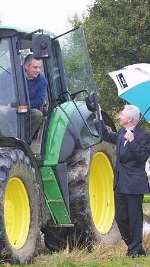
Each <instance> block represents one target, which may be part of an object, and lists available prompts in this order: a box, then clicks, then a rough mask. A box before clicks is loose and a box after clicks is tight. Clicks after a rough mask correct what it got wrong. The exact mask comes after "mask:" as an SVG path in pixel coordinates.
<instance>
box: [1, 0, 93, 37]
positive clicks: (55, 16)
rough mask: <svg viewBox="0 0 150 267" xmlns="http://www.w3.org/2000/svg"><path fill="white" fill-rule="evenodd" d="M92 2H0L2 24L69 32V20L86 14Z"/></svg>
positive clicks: (48, 0) (17, 0)
mask: <svg viewBox="0 0 150 267" xmlns="http://www.w3.org/2000/svg"><path fill="white" fill-rule="evenodd" d="M93 3H94V0H24V1H23V0H1V5H0V19H1V21H2V23H3V24H5V25H10V26H17V27H20V28H25V29H28V28H31V29H33V30H36V29H39V28H40V29H41V28H42V29H45V30H47V31H51V32H54V33H55V34H60V33H62V32H65V31H67V30H69V29H70V28H71V27H70V24H69V22H68V20H69V18H72V17H73V16H74V14H78V16H79V17H80V18H81V17H82V15H84V14H87V7H88V6H89V5H92V4H93Z"/></svg>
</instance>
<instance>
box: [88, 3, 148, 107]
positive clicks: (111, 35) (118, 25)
mask: <svg viewBox="0 0 150 267" xmlns="http://www.w3.org/2000/svg"><path fill="white" fill-rule="evenodd" d="M149 25H150V8H149V1H148V0H118V1H117V0H116V1H115V0H96V1H95V3H94V5H93V6H92V7H90V8H89V14H88V16H87V17H85V18H84V20H83V26H84V28H85V33H86V39H87V42H88V47H89V52H90V56H91V59H92V65H93V67H94V76H95V79H96V81H97V84H98V85H99V87H101V91H100V93H99V97H100V99H101V100H100V101H101V104H102V107H103V108H104V109H105V110H106V111H107V112H110V111H111V112H112V110H115V111H117V110H118V109H120V107H121V106H122V103H123V102H122V101H121V100H120V99H119V98H118V97H117V90H116V86H115V84H114V83H113V82H112V80H111V79H110V78H109V76H108V72H110V71H113V70H117V69H119V68H122V67H123V66H126V65H129V64H134V63H140V62H146V63H150V56H149V55H150V42H149V41H150V33H149Z"/></svg>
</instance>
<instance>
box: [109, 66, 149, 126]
mask: <svg viewBox="0 0 150 267" xmlns="http://www.w3.org/2000/svg"><path fill="white" fill-rule="evenodd" d="M109 75H110V77H111V78H112V79H113V80H114V82H115V84H116V86H117V88H118V96H119V97H121V98H122V99H124V100H126V101H128V102H129V103H130V104H133V105H136V106H138V107H139V109H140V111H141V113H142V114H143V115H144V117H145V119H146V120H147V121H148V122H150V64H147V63H140V64H133V65H129V66H126V67H124V68H123V69H120V70H117V71H113V72H110V73H109ZM146 111H147V112H146ZM145 112H146V114H145Z"/></svg>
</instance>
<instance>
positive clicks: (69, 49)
mask: <svg viewBox="0 0 150 267" xmlns="http://www.w3.org/2000/svg"><path fill="white" fill-rule="evenodd" d="M59 42H60V46H61V50H62V55H63V62H64V68H65V76H66V82H67V88H68V90H69V92H70V93H71V94H72V93H75V92H77V91H80V90H87V91H88V92H91V91H96V90H97V86H96V83H95V81H94V79H93V72H92V67H91V62H90V58H89V54H88V49H87V44H86V41H85V36H84V31H83V29H82V28H79V29H77V30H75V31H73V32H70V33H68V34H66V35H63V36H62V37H60V38H59ZM83 97H84V98H85V96H84V95H83V94H80V95H78V99H79V100H82V98H83ZM84 98H83V99H84Z"/></svg>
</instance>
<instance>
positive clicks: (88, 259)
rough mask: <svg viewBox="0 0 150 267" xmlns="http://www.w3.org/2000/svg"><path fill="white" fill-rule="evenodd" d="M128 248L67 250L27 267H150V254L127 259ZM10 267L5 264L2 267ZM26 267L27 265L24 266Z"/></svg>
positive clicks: (110, 247) (36, 261)
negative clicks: (88, 250) (90, 250)
mask: <svg viewBox="0 0 150 267" xmlns="http://www.w3.org/2000/svg"><path fill="white" fill-rule="evenodd" d="M125 252H126V247H125V246H124V245H123V244H121V245H119V246H113V247H112V246H105V247H104V246H103V247H96V248H95V249H94V250H93V251H92V252H91V253H89V252H87V251H86V250H74V251H72V252H71V253H69V252H68V251H67V250H65V251H63V252H60V253H56V254H53V255H50V254H46V255H40V256H38V257H37V258H36V259H35V262H34V264H31V265H28V266H27V265H26V267H150V253H149V254H148V256H147V257H140V258H135V259H132V258H128V257H125ZM2 266H3V267H10V266H11V265H10V264H8V263H5V264H3V265H0V267H2ZM13 267H19V265H13ZM22 267H25V265H22Z"/></svg>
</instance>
